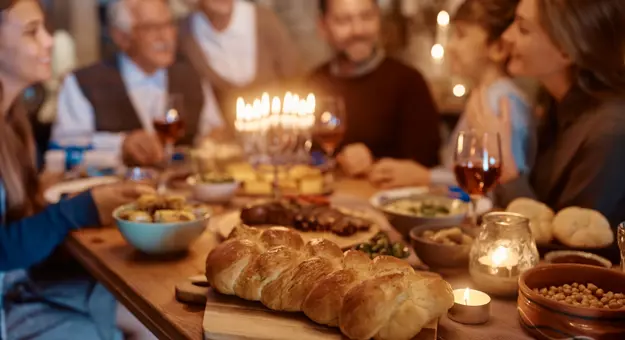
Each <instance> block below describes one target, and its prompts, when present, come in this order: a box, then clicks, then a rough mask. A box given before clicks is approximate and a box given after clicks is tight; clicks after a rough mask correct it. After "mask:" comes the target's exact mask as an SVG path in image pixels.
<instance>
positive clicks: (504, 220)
mask: <svg viewBox="0 0 625 340" xmlns="http://www.w3.org/2000/svg"><path fill="white" fill-rule="evenodd" d="M539 259H540V257H539V255H538V249H537V248H536V242H535V241H534V238H533V237H532V233H531V230H530V227H529V220H528V219H527V218H525V217H524V216H522V215H519V214H513V213H506V212H495V213H490V214H487V215H485V216H484V218H483V222H482V227H481V230H480V234H479V236H478V237H477V238H476V240H475V242H474V243H473V246H472V248H471V255H470V260H469V272H470V273H471V278H472V279H473V282H474V283H475V286H476V287H477V288H478V289H479V290H481V291H484V292H486V293H488V294H491V295H495V296H501V297H511V296H515V295H516V294H517V292H518V287H519V284H518V281H519V277H520V276H521V274H522V273H523V272H524V271H526V270H528V269H531V268H533V267H535V266H536V265H537V264H538V261H539Z"/></svg>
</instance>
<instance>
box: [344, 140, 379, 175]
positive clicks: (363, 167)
mask: <svg viewBox="0 0 625 340" xmlns="http://www.w3.org/2000/svg"><path fill="white" fill-rule="evenodd" d="M336 160H337V162H338V163H339V165H340V166H341V168H342V169H343V172H345V174H346V175H348V176H350V177H355V176H360V175H364V174H366V173H367V172H368V171H369V169H370V168H371V166H372V165H373V155H371V151H370V150H369V148H367V146H366V145H364V144H362V143H357V144H350V145H348V146H346V147H344V148H343V150H342V151H341V153H340V154H339V155H338V156H337V157H336Z"/></svg>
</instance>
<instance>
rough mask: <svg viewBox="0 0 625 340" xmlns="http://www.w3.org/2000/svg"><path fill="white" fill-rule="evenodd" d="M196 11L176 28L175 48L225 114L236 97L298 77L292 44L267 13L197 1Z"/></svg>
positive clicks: (239, 1) (233, 3)
mask: <svg viewBox="0 0 625 340" xmlns="http://www.w3.org/2000/svg"><path fill="white" fill-rule="evenodd" d="M197 8H198V10H197V11H195V12H193V13H191V15H190V16H188V17H187V18H185V19H184V20H183V21H182V23H181V27H180V49H181V51H182V53H183V55H184V56H185V57H186V58H188V60H189V61H190V62H191V64H193V66H194V68H195V69H196V70H197V71H198V73H199V74H200V75H201V76H202V78H203V79H204V80H206V81H208V82H210V83H211V84H212V85H213V87H214V88H215V93H216V95H217V97H218V100H219V101H220V103H221V104H222V106H221V108H222V111H223V112H224V114H225V115H227V112H231V111H233V109H234V107H235V100H236V97H237V96H238V95H244V94H245V93H246V92H247V91H249V92H252V93H251V94H255V95H258V94H259V93H260V92H264V91H271V90H272V89H274V88H275V87H274V86H277V85H281V83H283V81H284V80H288V79H291V78H294V77H297V76H299V75H301V65H300V60H299V55H298V52H297V49H298V48H297V45H296V44H294V43H293V41H292V39H291V37H290V36H289V33H288V31H287V29H286V27H285V26H284V25H283V24H282V23H281V22H280V20H279V19H278V18H277V16H276V15H275V14H274V13H273V12H272V11H271V10H269V9H267V8H265V7H263V6H261V5H256V4H254V3H252V2H250V1H246V0H197ZM255 92H258V93H255Z"/></svg>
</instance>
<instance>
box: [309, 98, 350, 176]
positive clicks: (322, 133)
mask: <svg viewBox="0 0 625 340" xmlns="http://www.w3.org/2000/svg"><path fill="white" fill-rule="evenodd" d="M346 128H347V115H346V113H345V102H344V101H343V99H342V98H339V97H322V98H318V99H317V103H316V108H315V124H314V126H313V128H312V139H313V140H314V141H315V142H317V143H318V144H319V145H320V146H321V148H322V149H323V151H325V153H326V156H327V157H329V160H328V163H329V164H328V167H329V168H330V169H334V166H335V162H334V159H333V156H334V153H335V152H336V148H337V147H338V146H339V145H340V144H341V142H342V141H343V138H344V137H345V130H346Z"/></svg>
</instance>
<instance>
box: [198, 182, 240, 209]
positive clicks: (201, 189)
mask: <svg viewBox="0 0 625 340" xmlns="http://www.w3.org/2000/svg"><path fill="white" fill-rule="evenodd" d="M187 184H189V185H190V186H191V188H192V191H193V198H194V199H195V200H197V201H200V202H204V203H227V202H230V201H231V200H232V199H233V198H234V196H236V194H237V191H238V190H239V186H240V182H238V181H232V182H224V183H201V182H198V181H197V179H196V178H195V177H194V176H191V177H189V178H187Z"/></svg>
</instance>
